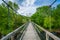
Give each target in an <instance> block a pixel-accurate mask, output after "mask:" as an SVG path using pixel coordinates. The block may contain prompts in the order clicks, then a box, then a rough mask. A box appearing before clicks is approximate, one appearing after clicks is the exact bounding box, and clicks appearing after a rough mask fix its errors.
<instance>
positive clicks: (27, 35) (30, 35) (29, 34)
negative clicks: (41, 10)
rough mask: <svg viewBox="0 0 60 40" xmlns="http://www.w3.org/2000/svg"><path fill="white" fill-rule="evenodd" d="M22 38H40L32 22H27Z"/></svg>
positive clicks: (34, 39)
mask: <svg viewBox="0 0 60 40" xmlns="http://www.w3.org/2000/svg"><path fill="white" fill-rule="evenodd" d="M22 40H40V38H39V36H38V34H37V32H36V30H35V29H34V27H33V25H32V23H29V25H28V27H27V30H26V33H25V35H24V37H23V39H22Z"/></svg>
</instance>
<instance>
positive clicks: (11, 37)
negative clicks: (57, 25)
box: [0, 23, 29, 40]
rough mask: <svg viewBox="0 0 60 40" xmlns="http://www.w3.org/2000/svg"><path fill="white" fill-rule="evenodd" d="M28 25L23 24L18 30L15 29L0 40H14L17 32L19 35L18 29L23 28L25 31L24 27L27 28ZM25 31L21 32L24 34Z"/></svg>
mask: <svg viewBox="0 0 60 40" xmlns="http://www.w3.org/2000/svg"><path fill="white" fill-rule="evenodd" d="M28 24H29V23H26V24H23V25H22V26H20V27H19V28H17V29H16V30H14V31H13V32H11V33H9V34H7V35H6V36H4V37H3V38H1V39H0V40H8V39H10V40H14V36H15V34H16V33H18V32H20V33H21V31H20V29H21V28H22V27H24V28H25V29H26V27H27V25H28ZM25 29H23V30H22V31H23V32H24V30H25Z"/></svg>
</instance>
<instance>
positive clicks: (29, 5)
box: [18, 0, 36, 16]
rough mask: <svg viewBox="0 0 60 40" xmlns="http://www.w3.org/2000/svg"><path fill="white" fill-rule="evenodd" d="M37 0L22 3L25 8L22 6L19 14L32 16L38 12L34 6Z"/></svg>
mask: <svg viewBox="0 0 60 40" xmlns="http://www.w3.org/2000/svg"><path fill="white" fill-rule="evenodd" d="M35 1H36V0H25V1H23V2H22V5H23V6H20V9H19V10H18V12H19V13H20V14H22V15H25V16H26V15H30V16H31V15H32V14H33V13H34V12H35V11H36V7H35V6H33V5H34V2H35Z"/></svg>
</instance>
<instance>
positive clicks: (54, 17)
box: [31, 4, 60, 31]
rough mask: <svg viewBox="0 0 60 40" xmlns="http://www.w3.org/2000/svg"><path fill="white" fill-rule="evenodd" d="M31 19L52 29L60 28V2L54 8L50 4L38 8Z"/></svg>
mask: <svg viewBox="0 0 60 40" xmlns="http://www.w3.org/2000/svg"><path fill="white" fill-rule="evenodd" d="M31 20H32V21H34V22H35V23H37V24H39V25H41V26H42V27H44V28H46V29H48V30H50V31H51V30H53V29H60V4H59V5H57V7H52V8H51V7H49V6H42V7H39V8H37V9H36V12H35V14H33V15H32V17H31Z"/></svg>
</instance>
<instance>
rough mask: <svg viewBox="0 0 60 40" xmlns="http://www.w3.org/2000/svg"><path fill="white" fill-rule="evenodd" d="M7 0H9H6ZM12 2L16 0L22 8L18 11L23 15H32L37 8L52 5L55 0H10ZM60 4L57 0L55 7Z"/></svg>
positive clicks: (0, 1)
mask: <svg viewBox="0 0 60 40" xmlns="http://www.w3.org/2000/svg"><path fill="white" fill-rule="evenodd" d="M5 1H7V0H5ZM10 1H12V2H16V3H17V4H18V5H19V7H20V9H19V10H18V12H19V13H20V14H21V15H30V14H31V15H32V14H33V13H35V12H36V8H38V7H41V6H45V5H50V4H51V3H52V2H53V1H54V0H10ZM1 3H2V0H0V4H1ZM58 4H60V0H57V2H56V3H55V4H54V5H53V7H56V6H57V5H58Z"/></svg>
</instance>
